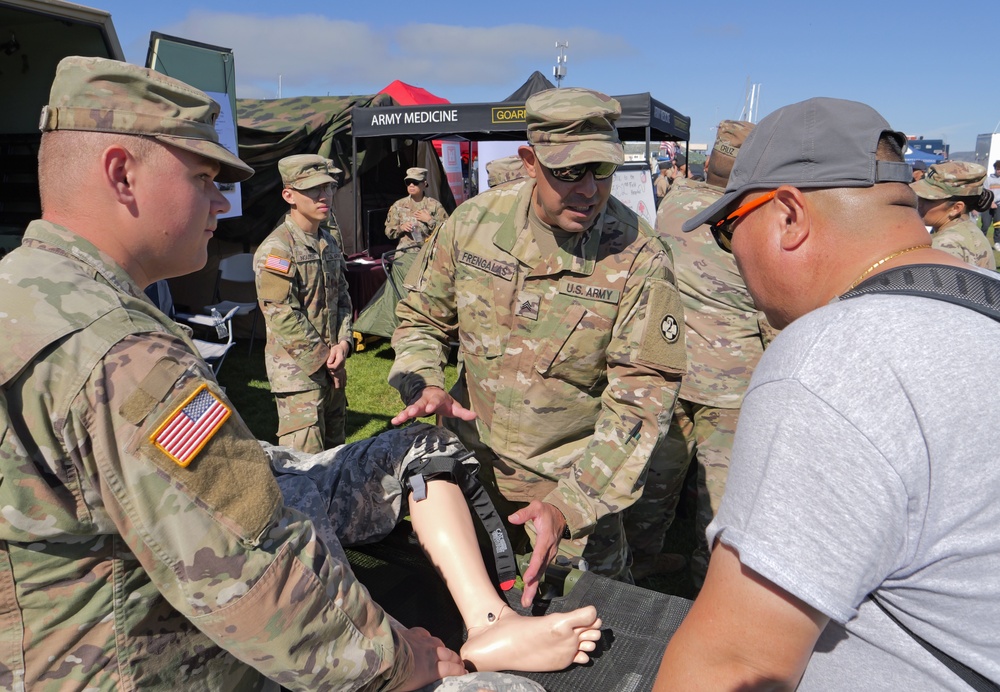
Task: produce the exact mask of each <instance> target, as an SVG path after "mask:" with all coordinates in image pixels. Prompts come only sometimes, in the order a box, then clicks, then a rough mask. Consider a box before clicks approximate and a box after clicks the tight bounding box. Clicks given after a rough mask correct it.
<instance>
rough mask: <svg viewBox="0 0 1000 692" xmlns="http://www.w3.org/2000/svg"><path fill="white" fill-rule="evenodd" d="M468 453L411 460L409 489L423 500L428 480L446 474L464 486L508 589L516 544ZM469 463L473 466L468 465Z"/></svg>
mask: <svg viewBox="0 0 1000 692" xmlns="http://www.w3.org/2000/svg"><path fill="white" fill-rule="evenodd" d="M466 455H467V456H464V457H460V458H458V459H455V458H452V457H436V456H435V457H424V458H422V459H420V460H419V461H417V462H414V463H412V464H410V466H409V468H408V469H407V474H408V482H409V484H410V489H411V490H413V494H414V500H417V501H419V500H421V499H423V497H426V490H425V487H424V486H425V483H426V481H429V480H434V479H436V478H445V477H447V478H448V479H449V480H451V481H452V482H453V483H455V485H457V486H458V487H459V488H461V489H462V494H463V495H465V499H466V501H468V502H469V504H471V505H472V508H473V509H474V510H475V511H476V515H477V516H478V517H479V521H481V522H482V524H483V528H485V529H486V533H487V534H488V535H489V537H490V547H491V548H492V549H493V560H494V562H495V563H496V566H497V577H498V579H499V582H500V584H499V586H500V588H501V589H502V590H503V591H509V590H510V589H511V588H512V587H513V586H514V580H515V579H516V578H517V560H516V556H515V555H514V546H513V545H512V544H511V542H510V538H509V537H508V536H507V529H506V528H505V527H504V525H503V522H502V521H501V520H500V515H499V514H498V513H497V510H496V507H494V506H493V501H492V500H490V496H489V495H488V494H487V493H486V489H485V488H483V485H482V483H480V482H479V477H478V476H477V475H476V470H477V469H478V466H479V465H478V463H476V462H475V461H474V460H473V459H472V452H466ZM469 465H471V466H472V468H471V469H470V468H469Z"/></svg>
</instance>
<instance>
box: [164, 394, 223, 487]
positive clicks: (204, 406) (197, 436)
mask: <svg viewBox="0 0 1000 692" xmlns="http://www.w3.org/2000/svg"><path fill="white" fill-rule="evenodd" d="M232 413H233V411H232V409H230V408H229V406H227V405H226V403H225V402H224V401H222V400H221V399H219V398H218V397H217V396H215V394H213V393H212V391H211V390H209V388H208V385H207V384H204V383H202V384H201V386H199V387H198V388H197V389H196V390H195V391H194V392H192V393H191V395H190V396H189V397H188V398H187V399H185V400H184V401H183V402H182V403H181V405H180V406H178V407H177V408H176V409H174V410H173V412H172V413H171V414H170V415H169V416H167V419H166V420H165V421H163V423H161V424H160V426H159V427H158V428H157V429H156V431H155V432H154V433H153V434H152V435H150V436H149V440H150V442H152V443H153V445H154V446H155V447H156V448H157V449H159V450H160V451H162V452H163V453H164V454H166V455H167V457H168V458H169V459H171V460H172V461H173V462H174V463H175V464H177V465H178V466H181V467H185V468H186V467H187V466H188V464H190V463H191V462H192V461H193V460H194V459H195V457H197V456H198V452H200V451H201V450H202V449H203V448H204V446H205V445H206V444H208V441H209V440H211V439H212V436H213V435H215V433H217V432H218V431H219V428H221V427H222V424H223V423H225V422H226V420H227V419H228V418H229V416H231V415H232Z"/></svg>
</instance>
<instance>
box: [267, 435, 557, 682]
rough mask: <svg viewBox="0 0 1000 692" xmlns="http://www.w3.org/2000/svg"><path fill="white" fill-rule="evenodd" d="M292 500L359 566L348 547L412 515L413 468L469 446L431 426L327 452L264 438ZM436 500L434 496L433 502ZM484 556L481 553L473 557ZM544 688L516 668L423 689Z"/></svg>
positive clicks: (333, 551)
mask: <svg viewBox="0 0 1000 692" xmlns="http://www.w3.org/2000/svg"><path fill="white" fill-rule="evenodd" d="M261 444H262V446H263V447H264V451H265V452H266V453H267V455H268V457H269V458H270V461H271V468H272V470H273V471H274V474H275V477H276V478H277V480H278V486H279V487H280V488H281V494H282V496H283V498H284V501H285V505H286V506H288V507H291V508H293V509H296V510H298V511H299V512H301V513H303V514H305V515H306V516H308V517H309V518H310V519H311V520H312V522H313V524H314V525H315V527H316V532H317V534H319V536H320V537H321V538H322V539H323V542H324V543H325V544H326V547H327V548H328V550H329V551H330V555H331V557H332V558H333V559H334V560H337V561H339V562H340V563H341V564H342V565H343V566H344V569H345V570H347V571H348V572H350V571H351V568H350V565H349V564H348V561H347V555H346V554H345V553H344V548H343V546H345V545H346V546H352V545H362V544H365V543H374V542H376V541H378V540H380V539H382V538H385V536H386V535H388V534H389V532H390V531H392V529H393V527H395V526H396V523H397V522H398V521H399V519H400V517H402V516H403V514H404V513H405V512H406V508H407V499H406V498H407V494H408V490H407V489H406V485H405V481H404V480H403V479H404V478H405V474H406V469H407V467H408V466H409V465H410V464H411V463H413V462H416V461H418V460H420V459H424V458H427V457H438V456H444V457H452V458H455V457H458V456H460V455H463V454H464V453H465V449H464V448H463V447H462V445H461V443H459V441H458V439H457V438H456V437H455V436H454V435H453V434H452V433H450V432H448V431H447V430H444V429H443V428H437V427H434V426H430V425H426V424H416V425H411V426H409V427H406V428H402V429H399V430H389V431H387V432H384V433H382V434H380V435H377V436H375V437H372V438H369V439H367V440H362V441H360V442H354V443H351V444H349V445H343V446H341V447H337V448H335V449H329V450H326V451H324V452H322V453H320V454H306V453H303V452H299V451H297V450H293V449H290V448H287V447H275V446H273V445H270V444H268V443H266V442H262V443H261ZM427 501H430V500H427ZM473 559H479V556H473ZM431 690H433V691H434V692H479V691H480V690H482V691H484V692H544V688H542V687H541V686H540V685H538V683H535V682H533V681H531V680H528V679H527V678H522V677H518V676H516V675H511V674H509V673H470V674H468V675H463V676H460V677H453V678H445V679H444V680H441V681H438V682H436V683H432V684H431V685H428V686H427V687H425V688H423V690H422V691H421V692H424V691H426V692H430V691H431Z"/></svg>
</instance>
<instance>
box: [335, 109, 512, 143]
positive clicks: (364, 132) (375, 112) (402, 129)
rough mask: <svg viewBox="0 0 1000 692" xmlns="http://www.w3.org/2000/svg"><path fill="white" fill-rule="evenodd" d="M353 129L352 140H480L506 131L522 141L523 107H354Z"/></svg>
mask: <svg viewBox="0 0 1000 692" xmlns="http://www.w3.org/2000/svg"><path fill="white" fill-rule="evenodd" d="M353 127H354V136H355V137H397V136H411V137H413V136H415V137H422V138H428V136H433V135H459V136H462V135H469V136H468V139H480V138H482V136H483V134H484V133H487V132H490V133H494V132H500V133H505V132H510V133H511V135H510V136H511V137H513V136H514V135H515V134H516V135H517V136H518V137H519V138H523V137H524V127H525V125H524V104H520V103H512V104H503V105H497V104H491V103H455V104H443V105H435V106H392V107H388V108H378V107H375V108H356V109H355V110H354V113H353ZM503 138H504V137H502V136H501V137H499V139H503Z"/></svg>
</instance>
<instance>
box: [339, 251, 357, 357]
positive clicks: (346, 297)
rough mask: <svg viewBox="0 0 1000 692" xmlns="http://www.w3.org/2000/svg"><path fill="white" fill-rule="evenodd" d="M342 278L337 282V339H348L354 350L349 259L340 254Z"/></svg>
mask: <svg viewBox="0 0 1000 692" xmlns="http://www.w3.org/2000/svg"><path fill="white" fill-rule="evenodd" d="M340 257H341V259H340V280H339V282H338V284H337V330H336V331H337V341H346V342H347V343H349V344H350V345H351V350H352V351H353V350H354V335H353V331H354V304H353V303H352V302H351V287H350V285H349V284H348V283H347V259H346V258H345V257H344V256H343V255H341V256H340Z"/></svg>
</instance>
